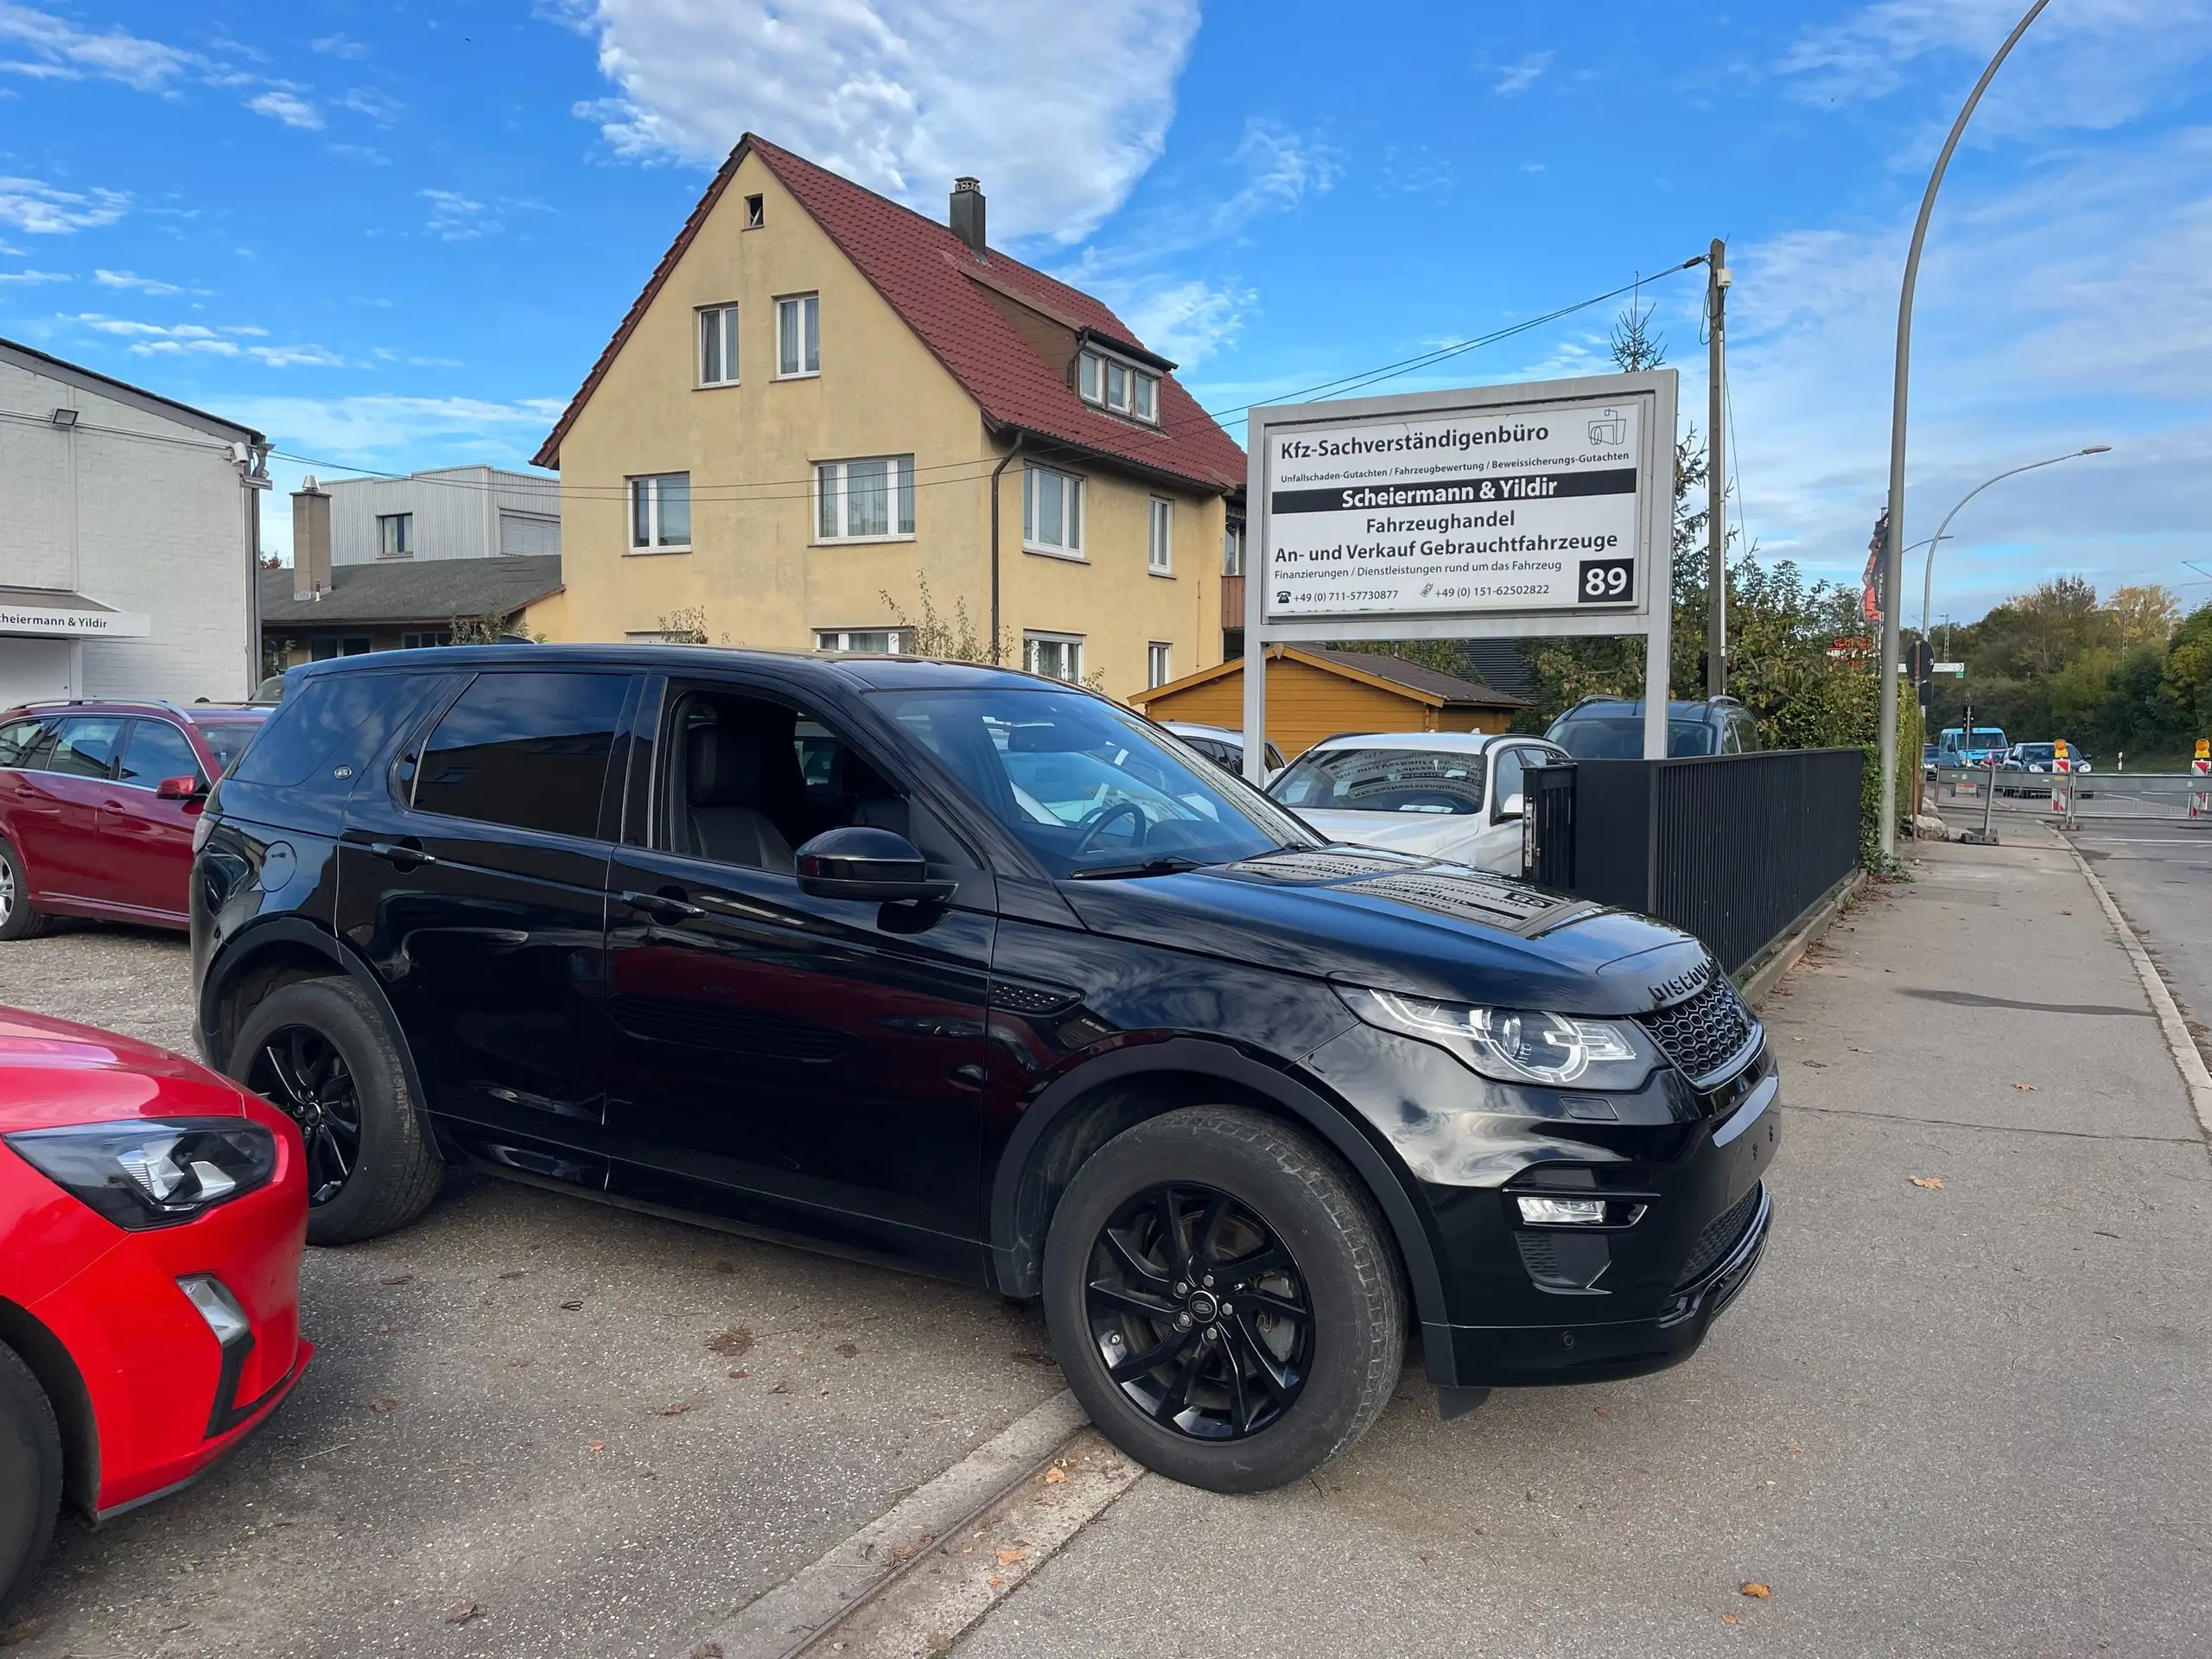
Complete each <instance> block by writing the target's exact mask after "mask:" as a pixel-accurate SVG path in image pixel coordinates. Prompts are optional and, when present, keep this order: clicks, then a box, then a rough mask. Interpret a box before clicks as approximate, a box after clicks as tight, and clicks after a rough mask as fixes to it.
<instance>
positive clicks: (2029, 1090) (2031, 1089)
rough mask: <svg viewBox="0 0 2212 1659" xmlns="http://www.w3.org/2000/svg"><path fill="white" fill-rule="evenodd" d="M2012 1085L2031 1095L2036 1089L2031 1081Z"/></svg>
mask: <svg viewBox="0 0 2212 1659" xmlns="http://www.w3.org/2000/svg"><path fill="white" fill-rule="evenodd" d="M2012 1086H2013V1087H2014V1088H2015V1089H2018V1090H2019V1091H2020V1092H2021V1093H2022V1094H2024V1095H2032V1094H2033V1093H2035V1091H2036V1086H2035V1084H2032V1083H2016V1084H2013V1085H2012Z"/></svg>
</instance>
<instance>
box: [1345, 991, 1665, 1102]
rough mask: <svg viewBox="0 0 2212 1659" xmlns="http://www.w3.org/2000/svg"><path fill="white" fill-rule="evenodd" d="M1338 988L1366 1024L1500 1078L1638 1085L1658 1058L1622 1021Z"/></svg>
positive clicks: (1607, 1086)
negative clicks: (1419, 1042) (1415, 1039)
mask: <svg viewBox="0 0 2212 1659" xmlns="http://www.w3.org/2000/svg"><path fill="white" fill-rule="evenodd" d="M1337 992H1338V995H1340V996H1342V997H1343V998H1344V1001H1345V1003H1346V1004H1347V1005H1348V1006H1349V1007H1351V1011H1352V1012H1353V1013H1354V1014H1357V1015H1358V1016H1359V1017H1360V1018H1361V1019H1363V1020H1365V1021H1367V1023H1368V1024H1369V1025H1370V1026H1380V1027H1383V1029H1385V1030H1387V1031H1397V1032H1402V1033H1405V1034H1406V1035H1407V1036H1409V1037H1418V1038H1420V1039H1421V1040H1422V1041H1424V1042H1430V1043H1434V1044H1436V1045H1437V1046H1439V1047H1440V1048H1446V1049H1449V1050H1451V1052H1452V1053H1453V1054H1454V1055H1456V1056H1458V1057H1459V1059H1460V1060H1461V1061H1462V1062H1463V1063H1464V1064H1465V1065H1467V1066H1469V1067H1470V1068H1471V1069H1472V1070H1474V1071H1479V1072H1480V1073H1481V1074H1482V1075H1483V1076H1484V1077H1495V1078H1496V1079H1497V1080H1498V1081H1499V1082H1501V1083H1540V1084H1546V1085H1547V1086H1549V1087H1553V1088H1559V1087H1563V1086H1565V1085H1566V1084H1580V1086H1581V1087H1583V1088H1586V1089H1633V1088H1635V1087H1636V1086H1637V1084H1640V1083H1642V1082H1643V1079H1644V1078H1645V1077H1646V1076H1648V1075H1649V1072H1650V1071H1651V1068H1652V1066H1653V1065H1654V1064H1655V1063H1656V1057H1655V1056H1654V1055H1653V1053H1652V1052H1651V1049H1650V1047H1649V1045H1648V1043H1647V1042H1646V1041H1645V1039H1644V1037H1643V1033H1641V1032H1639V1031H1637V1028H1636V1027H1634V1026H1632V1025H1630V1024H1628V1023H1627V1022H1625V1021H1624V1020H1584V1019H1580V1018H1578V1017H1576V1016H1574V1015H1573V1014H1542V1013H1538V1012H1536V1011H1535V1010H1532V1009H1522V1008H1485V1007H1475V1006H1473V1005H1471V1004H1469V1003H1465V1002H1436V1001H1431V1000H1429V999H1428V998H1427V997H1421V996H1404V995H1400V994H1399V993H1397V992H1395V991H1370V990H1364V989H1359V988H1353V987H1350V986H1342V985H1340V986H1338V988H1337Z"/></svg>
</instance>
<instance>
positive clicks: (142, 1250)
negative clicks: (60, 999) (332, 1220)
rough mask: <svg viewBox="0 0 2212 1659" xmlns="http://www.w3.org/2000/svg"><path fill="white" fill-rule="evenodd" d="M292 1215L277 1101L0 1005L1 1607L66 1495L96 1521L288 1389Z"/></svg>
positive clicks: (298, 1362)
mask: <svg viewBox="0 0 2212 1659" xmlns="http://www.w3.org/2000/svg"><path fill="white" fill-rule="evenodd" d="M307 1222H308V1195H307V1173H306V1157H305V1154H304V1153H303V1152H302V1147H301V1141H300V1131H299V1130H298V1128H296V1127H295V1126H294V1124H293V1122H292V1121H291V1120H290V1119H289V1118H288V1117H286V1116H283V1114H282V1113H281V1112H278V1111H277V1110H276V1109H274V1108H273V1107H270V1106H269V1105H267V1104H266V1103H264V1102H262V1101H260V1100H257V1099H256V1098H255V1097H254V1096H251V1095H249V1094H247V1093H245V1091H244V1090H241V1089H239V1087H238V1085H237V1084H234V1083H232V1081H231V1080H230V1079H229V1078H227V1077H218V1076H217V1075H216V1074H215V1073H214V1072H213V1071H208V1070H207V1069H206V1068H205V1067H203V1066H200V1065H194V1063H193V1062H191V1061H189V1060H186V1059H181V1058H178V1057H177V1056H176V1055H174V1054H169V1053H165V1052H163V1051H162V1050H161V1049H158V1048H155V1047H152V1046H149V1045H147V1044H145V1043H141V1042H137V1041H134V1040H133V1039H130V1038H127V1037H118V1036H115V1035H112V1034H111V1033H107V1032H102V1031H94V1030H93V1029H92V1028H91V1027H87V1026H74V1025H70V1024H68V1023H67V1021H64V1020H47V1019H41V1018H40V1017H39V1016H37V1015H35V1014H19V1013H16V1012H14V1011H12V1010H10V1009H5V1008H0V1606H4V1605H6V1604H7V1602H8V1600H9V1599H10V1597H11V1596H12V1595H13V1594H14V1592H16V1590H18V1589H20V1588H21V1587H22V1586H23V1585H24V1584H25V1583H26V1582H28V1580H29V1577H30V1574H31V1573H32V1571H33V1569H34V1568H35V1566H36V1564H37V1561H38V1559H39V1556H40V1555H41V1554H42V1553H43V1552H44V1550H45V1548H46V1543H47V1541H48V1538H49V1537H50V1536H51V1535H52V1534H53V1531H54V1519H55V1516H57V1515H58V1514H59V1513H60V1507H61V1505H62V1503H63V1502H64V1501H65V1500H66V1501H67V1502H68V1503H71V1504H72V1505H73V1506H74V1507H75V1508H77V1509H78V1510H81V1511H83V1512H84V1513H85V1514H86V1515H87V1516H90V1517H91V1518H92V1520H93V1521H94V1522H101V1521H105V1520H108V1519H110V1518H111V1517H112V1516H117V1515H119V1514H121V1513H122V1512H123V1511H124V1510H130V1509H135V1508H137V1506H138V1505H139V1504H141V1503H147V1502H149V1501H150V1500H151V1499H154V1498H156V1497H162V1496H164V1495H166V1494H168V1493H169V1492H173V1491H175V1490H176V1489H177V1488H178V1487H180V1486H182V1485H184V1484H186V1483H187V1482H188V1481H190V1480H191V1479H192V1478H194V1477H195V1476H196V1475H198V1474H200V1472H201V1471H204V1470H206V1469H207V1466H208V1465H211V1464H213V1463H214V1462H215V1461H216V1460H217V1459H219V1458H221V1457H222V1456H223V1455H224V1454H225V1453H226V1452H229V1451H230V1450H231V1448H232V1446H236V1445H237V1444H238V1441H239V1440H241V1439H243V1438H244V1437H245V1435H247V1434H249V1433H251V1432H252V1431H253V1429H254V1428H255V1427H257V1426H258V1425H259V1424H260V1423H262V1422H263V1421H265V1420H266V1419H267V1417H268V1416H269V1414H270V1412H271V1411H272V1410H274V1409H275V1408H276V1406H277V1402H279V1401H281V1400H282V1399H283V1397H284V1395H286V1394H287V1393H288V1392H289V1390H290V1389H291V1386H292V1384H293V1383H295V1382H296V1381H297V1380H298V1379H299V1375H300V1372H301V1370H302V1368H304V1367H305V1366H306V1364H307V1363H308V1356H309V1355H310V1354H312V1353H313V1352H314V1349H313V1347H312V1346H311V1345H310V1344H308V1343H306V1342H304V1341H302V1339H301V1338H300V1333H299V1307H300V1255H301V1252H302V1249H304V1247H305V1243H306V1236H307Z"/></svg>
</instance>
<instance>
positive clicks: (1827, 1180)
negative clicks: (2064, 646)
mask: <svg viewBox="0 0 2212 1659" xmlns="http://www.w3.org/2000/svg"><path fill="white" fill-rule="evenodd" d="M2018 842H2019V843H2020V844H2017V845H2016V844H2007V845H2005V846H2003V847H1999V848H1993V849H1982V848H1967V847H1962V846H1945V845H1940V844H1937V845H1930V846H1929V847H1928V848H1927V849H1925V851H1924V855H1923V856H1924V861H1923V863H1922V865H1921V867H1920V875H1919V879H1918V880H1915V881H1912V882H1910V883H1904V884H1896V885H1885V886H1884V887H1878V888H1877V889H1875V890H1874V892H1875V893H1876V895H1877V896H1875V897H1874V898H1873V899H1872V900H1871V901H1870V902H1869V903H1868V904H1867V905H1866V906H1865V907H1863V908H1862V909H1860V910H1859V911H1858V912H1856V914H1855V915H1854V917H1853V918H1851V919H1849V920H1847V921H1846V922H1845V923H1843V924H1841V925H1839V926H1838V927H1837V928H1836V929H1835V930H1834V931H1832V932H1831V933H1830V934H1829V936H1828V938H1827V940H1826V941H1825V942H1824V943H1823V944H1821V945H1819V946H1816V947H1815V950H1813V951H1812V952H1811V953H1810V954H1809V956H1808V960H1807V962H1806V963H1803V964H1802V965H1801V966H1800V967H1799V969H1797V970H1796V972H1795V973H1793V975H1792V976H1790V977H1789V979H1788V980H1786V981H1785V982H1784V983H1783V986H1782V987H1781V988H1779V990H1778V992H1777V995H1776V996H1775V997H1774V998H1773V999H1771V1000H1770V1002H1769V1004H1768V1006H1767V1008H1766V1010H1765V1013H1766V1018H1767V1020H1768V1026H1769V1029H1770V1032H1771V1033H1772V1034H1773V1039H1774V1041H1775V1043H1776V1045H1777V1047H1778V1048H1779V1049H1780V1051H1781V1052H1782V1055H1783V1066H1784V1071H1783V1078H1784V1082H1783V1098H1784V1101H1785V1103H1786V1104H1785V1108H1784V1110H1785V1121H1786V1123H1787V1128H1786V1132H1785V1135H1784V1139H1783V1148H1782V1153H1781V1155H1780V1158H1779V1160H1777V1164H1776V1166H1775V1173H1774V1176H1773V1186H1774V1190H1775V1193H1776V1198H1777V1206H1778V1209H1777V1224H1776V1230H1775V1236H1774V1242H1773V1243H1772V1245H1771V1247H1770V1249H1769V1251H1768V1253H1767V1256H1766V1261H1765V1263H1764V1267H1763V1268H1762V1269H1761V1271H1760V1274H1759V1275H1758V1278H1757V1279H1756V1280H1754V1281H1753V1282H1752V1284H1751V1287H1749V1288H1748V1289H1747V1290H1746V1291H1745V1294H1744V1295H1743V1297H1742V1298H1741V1299H1740V1300H1739V1301H1738V1303H1737V1304H1736V1306H1734V1307H1733V1308H1732V1309H1731V1310H1730V1311H1729V1313H1727V1314H1726V1316H1725V1317H1724V1318H1723V1319H1721V1320H1720V1321H1719V1324H1718V1325H1715V1327H1714V1329H1713V1334H1712V1336H1711V1338H1710V1339H1709V1340H1708V1342H1707V1344H1706V1347H1705V1348H1704V1350H1703V1351H1701V1352H1700V1354H1699V1355H1698V1356H1696V1357H1694V1358H1693V1359H1692V1360H1691V1361H1689V1362H1688V1363H1685V1364H1683V1365H1681V1366H1680V1367H1678V1368H1676V1369H1675V1370H1670V1371H1666V1372H1662V1373H1661V1374H1659V1375H1657V1376H1650V1377H1645V1378H1640V1379H1636V1380H1633V1381H1630V1382H1625V1383H1608V1384H1604V1385H1600V1386H1596V1387H1590V1388H1584V1389H1548V1390H1525V1391H1514V1392H1501V1393H1499V1394H1497V1395H1494V1396H1493V1397H1492V1398H1491V1402H1489V1403H1488V1404H1486V1405H1484V1407H1483V1408H1481V1409H1479V1410H1478V1411H1477V1412H1476V1413H1474V1414H1472V1415H1471V1416H1468V1417H1465V1418H1463V1419H1460V1420H1459V1421H1456V1422H1452V1423H1444V1422H1440V1421H1438V1419H1437V1417H1436V1414H1435V1411H1434V1408H1433V1405H1432V1404H1431V1403H1430V1402H1429V1401H1428V1399H1427V1397H1425V1391H1423V1390H1421V1389H1419V1388H1418V1387H1416V1386H1414V1385H1413V1384H1412V1383H1410V1381H1409V1382H1408V1385H1407V1386H1405V1387H1402V1389H1401V1390H1400V1393H1399V1395H1398V1397H1397V1399H1396V1400H1395V1402H1393V1404H1392V1405H1391V1407H1390V1408H1389V1410H1388V1412H1386V1414H1384V1416H1383V1420H1382V1421H1381V1422H1380V1423H1379V1424H1378V1425H1377V1426H1376V1429H1375V1430H1374V1431H1373V1432H1372V1433H1370V1434H1369V1435H1368V1436H1367V1438H1366V1439H1365V1440H1363V1441H1361V1442H1360V1443H1359V1444H1358V1445H1357V1446H1354V1447H1353V1448H1351V1450H1350V1451H1349V1452H1346V1453H1345V1454H1344V1455H1343V1456H1342V1457H1340V1458H1338V1459H1337V1460H1336V1461H1334V1462H1333V1463H1332V1464H1330V1465H1327V1466H1325V1468H1324V1469H1322V1470H1321V1471H1319V1474H1318V1475H1317V1476H1316V1477H1314V1478H1313V1479H1311V1480H1309V1481H1308V1482H1306V1483H1305V1484H1301V1485H1299V1486H1296V1487H1294V1488H1290V1489H1287V1490H1286V1491H1281V1492H1277V1493H1273V1494H1269V1495H1267V1496H1264V1497H1254V1498H1249V1499H1239V1500H1224V1499H1222V1498H1218V1497H1209V1496H1207V1495H1205V1494H1203V1493H1199V1492H1196V1491H1192V1490H1190V1489H1188V1488H1185V1487H1179V1486H1175V1485H1173V1484H1169V1483H1167V1482H1165V1481H1162V1480H1160V1479H1158V1478H1155V1477H1147V1478H1143V1479H1142V1480H1140V1481H1139V1482H1138V1483H1137V1484H1135V1486H1134V1487H1133V1488H1132V1489H1131V1490H1130V1491H1129V1492H1128V1495H1127V1496H1125V1497H1122V1499H1121V1500H1120V1501H1119V1502H1118V1503H1115V1504H1114V1505H1113V1506H1112V1507H1111V1508H1110V1509H1109V1510H1106V1511H1105V1512H1104V1513H1103V1515H1102V1516H1100V1517H1099V1519H1098V1520H1096V1522H1093V1523H1092V1525H1091V1526H1090V1528H1089V1529H1087V1530H1086V1531H1084V1533H1082V1534H1080V1535H1078V1536H1077V1538H1076V1539H1075V1540H1074V1541H1073V1542H1072V1543H1071V1544H1070V1545H1068V1546H1067V1547H1066V1548H1064V1549H1062V1550H1061V1551H1060V1552H1059V1554H1057V1555H1056V1556H1055V1557H1054V1558H1053V1559H1052V1560H1051V1561H1049V1562H1048V1563H1046V1565H1045V1566H1043V1567H1041V1568H1039V1569H1038V1570H1037V1571H1036V1572H1035V1573H1033V1575H1032V1576H1031V1577H1030V1578H1028V1579H1027V1581H1026V1582H1025V1583H1024V1584H1023V1585H1022V1586H1021V1587H1020V1588H1019V1589H1018V1590H1016V1591H1015V1592H1014V1594H1012V1595H1011V1596H1010V1597H1008V1598H1007V1599H1005V1600H1004V1601H1003V1602H1001V1604H1000V1605H998V1607H997V1608H996V1609H995V1610H994V1611H992V1612H991V1613H990V1614H989V1615H988V1617H987V1618H985V1619H984V1620H983V1621H982V1623H981V1624H978V1625H977V1626H976V1627H975V1628H974V1629H972V1630H970V1632H969V1635H968V1636H967V1637H966V1638H965V1639H964V1640H963V1642H962V1643H961V1644H960V1646H959V1648H958V1649H957V1651H958V1652H959V1654H960V1655H961V1656H963V1659H1015V1656H1020V1659H1039V1656H1061V1655H1070V1656H1073V1655H1091V1654H1100V1653H1109V1652H1119V1653H1134V1652H1142V1653H1146V1654H1159V1655H1185V1654H1187V1655H1201V1654H1208V1655H1210V1654H1212V1653H1215V1652H1218V1651H1226V1650H1237V1651H1250V1652H1257V1653H1264V1654H1293V1653H1298V1654H1321V1653H1328V1654H1336V1653H1354V1652H1357V1653H1389V1654H1392V1655H1429V1654H1434V1655H1455V1656H1456V1655H1469V1654H1485V1655H1491V1654H1494V1655H1511V1656H1516V1659H1522V1656H1528V1659H1536V1656H1553V1655H1573V1656H1585V1655H1588V1656H1599V1655H1604V1656H1618V1655H1622V1654H1658V1653H1664V1654H1668V1655H1670V1656H1683V1655H1688V1656H1696V1655H1704V1654H1740V1653H1745V1652H1758V1653H1759V1654H1762V1655H1804V1656H1818V1659H1845V1656H1858V1655H1867V1656H1876V1655H1878V1656H1885V1659H1887V1656H1915V1655H1977V1656H1979V1655H2035V1656H2060V1655H2066V1656H2071V1655H2082V1656H2088V1655H2101V1654H2121V1655H2153V1654H2156V1655H2165V1654H2179V1653H2202V1652H2206V1651H2212V1483H2208V1482H2207V1481H2206V1479H2205V1471H2206V1470H2207V1468H2208V1467H2212V1301H2208V1299H2207V1298H2206V1296H2205V1294H2204V1291H2203V1287H2204V1285H2205V1283H2206V1282H2207V1281H2208V1276H2212V1157H2208V1154H2207V1149H2206V1147H2205V1144H2204V1141H2203V1139H2202V1135H2201V1133H2200V1131H2199V1128H2198V1126H2197V1124H2196V1120H2195V1118H2194V1116H2193V1115H2192V1113H2191V1111H2190V1107H2189V1105H2188V1103H2187V1099H2186V1096H2185V1095H2184V1093H2183V1088H2182V1085H2181V1083H2180V1080H2179V1077H2178V1076H2177V1072H2176V1070H2175V1067H2174V1065H2173V1062H2172V1060H2171V1058H2170V1056H2169V1054H2168V1052H2167V1051H2166V1050H2165V1048H2164V1045H2163V1042H2162V1040H2161V1037H2160V1033H2159V1029H2158V1025H2157V1022H2156V1020H2154V1019H2153V1018H2152V1016H2151V1014H2150V1011H2149V1009H2148V1008H2147V1007H2146V1005H2145V997H2144V995H2143V992H2142V989H2141V987H2140V984H2139V982H2138V981H2137V979H2136V978H2135V976H2134V974H2133V969H2132V968H2131V965H2130V963H2129V961H2128V959H2127V957H2126V956H2125V954H2124V953H2123V951H2122V950H2121V949H2120V946H2119V944H2117V943H2116V940H2115V937H2114V936H2113V933H2112V932H2111V931H2109V929H2108V927H2107V924H2106V921H2105V919H2104V916H2103V912H2102V910H2101V906H2099V905H2098V904H2097V902H2096V900H2095V898H2094V894H2093V893H2091V891H2090V890H2089V888H2088V886H2087V885H2086V883H2084V882H2083V880H2082V878H2081V875H2080V874H2079V872H2078V870H2077V869H2076V868H2075V866H2074V863H2073V861H2072V860H2071V858H2070V857H2069V856H2068V855H2067V854H2066V852H2065V850H2064V849H2063V848H2062V847H2060V846H2058V845H2057V844H2056V842H2055V840H2053V839H2051V838H2050V837H2049V836H2047V835H2045V834H2044V833H2043V832H2040V831H2037V832H2036V833H2035V835H2034V836H2033V837H2032V838H2031V836H2029V835H2028V834H2026V833H2025V832H2024V833H2023V834H2022V835H2021V836H2019V837H2018ZM1938 1181H1940V1182H1941V1185H1916V1182H1928V1183H1934V1182H1938ZM1745 1585H1758V1586H1765V1587H1766V1588H1767V1590H1768V1591H1769V1592H1770V1593H1769V1594H1767V1595H1766V1596H1764V1597H1754V1596H1748V1595H1745V1593H1743V1591H1742V1586H1745Z"/></svg>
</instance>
